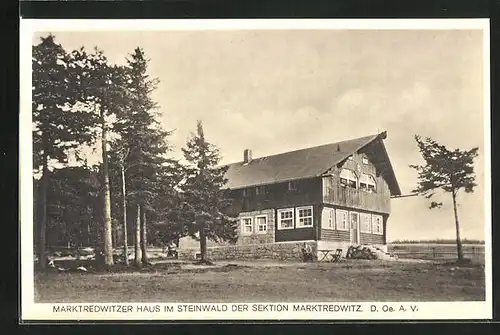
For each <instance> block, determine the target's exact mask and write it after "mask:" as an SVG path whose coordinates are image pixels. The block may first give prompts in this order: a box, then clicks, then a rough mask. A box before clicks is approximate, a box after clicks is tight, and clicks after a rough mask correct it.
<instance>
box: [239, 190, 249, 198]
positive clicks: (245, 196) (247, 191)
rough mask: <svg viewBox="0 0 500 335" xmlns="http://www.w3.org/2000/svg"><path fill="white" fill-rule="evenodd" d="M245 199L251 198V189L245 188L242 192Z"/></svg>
mask: <svg viewBox="0 0 500 335" xmlns="http://www.w3.org/2000/svg"><path fill="white" fill-rule="evenodd" d="M241 193H242V196H243V198H249V197H250V189H249V188H244V189H242V191H241Z"/></svg>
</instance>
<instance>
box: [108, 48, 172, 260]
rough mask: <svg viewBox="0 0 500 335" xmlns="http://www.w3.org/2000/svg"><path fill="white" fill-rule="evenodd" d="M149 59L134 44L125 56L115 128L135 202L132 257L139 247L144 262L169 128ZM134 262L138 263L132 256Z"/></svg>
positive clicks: (164, 161) (131, 199)
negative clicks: (123, 92)
mask: <svg viewBox="0 0 500 335" xmlns="http://www.w3.org/2000/svg"><path fill="white" fill-rule="evenodd" d="M148 63H149V61H148V60H147V59H146V56H145V54H144V51H143V50H142V49H140V48H136V49H135V50H134V53H133V54H131V55H130V59H127V66H126V70H125V72H126V74H125V77H126V83H127V84H126V89H127V91H128V96H127V108H126V109H124V110H123V111H122V114H121V115H120V120H119V121H118V122H117V124H116V127H115V130H116V132H117V133H118V134H119V135H120V140H119V141H118V142H117V146H122V147H126V148H127V150H128V155H127V157H126V159H125V161H124V163H125V164H124V165H125V171H126V180H127V181H126V185H127V190H128V195H127V198H128V202H130V203H133V204H135V205H136V206H137V213H136V214H137V216H136V217H137V218H138V220H137V221H136V225H138V226H136V234H135V236H136V238H135V243H136V244H139V245H140V248H139V247H137V246H136V247H135V250H136V255H137V256H136V257H138V255H139V249H140V250H141V252H140V255H141V257H140V258H141V263H147V262H148V259H147V250H146V249H147V222H148V221H149V219H148V217H150V216H151V215H153V214H154V211H155V208H154V206H153V202H154V201H155V199H156V198H157V196H158V194H156V193H155V190H156V189H157V183H158V182H159V179H158V176H159V174H160V173H161V172H160V171H161V169H163V168H164V165H166V164H168V162H169V160H168V159H167V157H166V154H167V152H168V151H169V147H168V143H167V141H166V138H167V137H168V136H169V135H170V132H168V131H164V130H163V129H162V127H161V125H160V122H159V117H160V115H159V114H158V104H157V103H156V102H155V101H154V100H153V99H152V97H151V93H152V92H153V91H154V90H155V89H156V88H157V85H158V79H157V78H150V77H149V75H148V74H147V68H148ZM135 263H136V266H139V264H138V261H137V260H136V262H135Z"/></svg>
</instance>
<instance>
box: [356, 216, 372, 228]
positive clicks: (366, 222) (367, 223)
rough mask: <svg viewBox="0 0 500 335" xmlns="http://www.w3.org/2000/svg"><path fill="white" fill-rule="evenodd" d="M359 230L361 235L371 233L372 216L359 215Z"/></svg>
mask: <svg viewBox="0 0 500 335" xmlns="http://www.w3.org/2000/svg"><path fill="white" fill-rule="evenodd" d="M359 219H360V230H361V232H362V233H371V232H372V216H371V215H370V214H367V213H360V214H359Z"/></svg>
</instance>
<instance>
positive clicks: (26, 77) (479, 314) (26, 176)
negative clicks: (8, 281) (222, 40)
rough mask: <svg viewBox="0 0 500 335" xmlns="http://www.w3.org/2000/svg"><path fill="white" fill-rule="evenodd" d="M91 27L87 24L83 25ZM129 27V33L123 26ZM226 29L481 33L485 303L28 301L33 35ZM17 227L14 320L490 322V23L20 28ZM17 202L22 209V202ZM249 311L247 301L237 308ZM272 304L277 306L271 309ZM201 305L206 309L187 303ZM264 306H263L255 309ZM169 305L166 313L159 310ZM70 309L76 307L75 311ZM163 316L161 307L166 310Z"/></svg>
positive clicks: (105, 23)
mask: <svg viewBox="0 0 500 335" xmlns="http://www.w3.org/2000/svg"><path fill="white" fill-rule="evenodd" d="M90 23H91V24H90ZM130 27H134V28H130ZM131 29H133V30H139V29H140V30H169V29H171V30H200V29H212V30H218V29H220V30H230V29H231V30H232V29H260V30H264V29H275V30H276V29H318V30H319V29H358V30H359V29H375V30H384V29H396V30H410V29H420V30H424V29H427V30H441V29H461V30H465V29H480V30H482V31H483V37H484V44H483V46H484V49H483V50H484V52H483V54H484V76H483V77H484V89H483V91H484V154H485V171H484V173H485V198H484V210H485V219H484V222H485V261H486V263H485V275H486V276H485V279H486V286H485V289H486V292H485V294H486V300H485V301H481V302H359V303H356V302H345V303H342V302H336V303H332V302H325V303H295V304H294V303H286V305H289V306H290V309H289V311H288V312H283V311H282V312H246V313H241V312H233V311H232V308H233V306H235V305H238V304H234V303H227V304H208V305H212V306H222V305H226V308H228V309H229V310H228V311H226V312H201V313H198V312H196V313H191V312H178V306H179V305H184V304H175V303H167V304H165V303H159V304H150V303H144V304H143V303H140V304H138V303H120V304H48V303H35V302H34V280H33V276H34V271H33V206H32V199H33V187H32V142H31V86H32V85H31V57H30V55H31V47H32V33H33V32H35V31H47V32H54V33H55V32H57V31H99V30H106V31H116V30H131ZM19 134H20V145H19V148H20V150H19V151H20V152H19V155H20V156H19V157H20V164H19V170H20V181H19V182H20V205H19V212H20V229H21V248H20V249H21V256H22V257H21V258H22V262H21V265H20V266H21V319H22V320H24V321H29V320H109V319H113V320H201V319H203V320H220V319H224V320H290V319H297V320H311V319H318V320H359V319H365V320H391V319H408V320H411V319H429V320H430V319H491V318H492V300H491V299H492V262H491V252H492V250H491V171H490V169H491V157H490V150H491V128H490V29H489V19H404V20H402V19H362V20H351V19H340V20H339V19H337V20H329V19H300V20H297V19H278V20H274V19H273V20H270V19H263V20H232V19H229V20H197V19H193V20H87V19H86V20H66V19H57V20H46V19H43V20H37V19H21V22H20V128H19ZM23 203H24V204H23ZM242 304H246V305H248V308H252V306H253V305H254V303H242ZM274 304H279V303H274ZM321 304H324V305H361V306H362V309H363V312H362V313H357V312H340V313H339V312H293V310H292V307H293V305H321ZM109 305H123V306H130V307H131V308H132V309H133V310H134V312H131V313H128V312H127V313H123V312H122V313H118V312H116V313H103V312H99V313H95V312H83V313H81V312H54V308H57V306H70V307H69V308H70V309H71V308H72V307H71V306H109ZM157 305H158V306H160V309H161V311H160V312H158V313H149V312H142V313H141V312H137V308H138V307H139V306H142V307H145V306H150V307H155V306H157ZM188 305H193V306H195V305H207V304H188ZM262 305H269V303H262ZM372 305H375V306H377V307H378V308H380V309H383V308H384V307H383V306H392V308H399V306H401V305H403V306H418V307H417V308H418V310H417V311H408V310H407V311H406V312H402V311H399V310H398V311H394V312H370V308H371V306H372ZM165 306H171V307H172V308H173V309H174V311H173V312H165V311H164V308H165ZM75 308H76V307H75ZM167 310H168V308H167Z"/></svg>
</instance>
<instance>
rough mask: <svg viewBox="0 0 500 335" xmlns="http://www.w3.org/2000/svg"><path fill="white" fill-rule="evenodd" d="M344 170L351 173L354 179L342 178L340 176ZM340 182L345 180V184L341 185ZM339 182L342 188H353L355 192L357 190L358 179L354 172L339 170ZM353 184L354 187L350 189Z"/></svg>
mask: <svg viewBox="0 0 500 335" xmlns="http://www.w3.org/2000/svg"><path fill="white" fill-rule="evenodd" d="M344 170H345V171H349V172H351V173H352V174H353V175H354V176H355V178H356V179H352V178H351V177H347V178H345V177H344V176H342V172H343V171H344ZM342 180H346V181H347V182H346V183H343V182H342ZM339 182H340V185H341V186H342V187H349V188H353V189H356V190H357V189H359V177H358V175H357V174H356V172H355V171H354V170H351V169H346V168H342V170H340V173H339ZM353 182H354V187H352V185H351V184H352V183H353Z"/></svg>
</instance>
